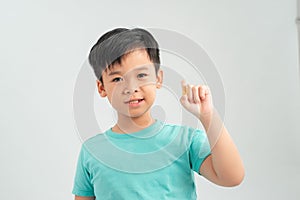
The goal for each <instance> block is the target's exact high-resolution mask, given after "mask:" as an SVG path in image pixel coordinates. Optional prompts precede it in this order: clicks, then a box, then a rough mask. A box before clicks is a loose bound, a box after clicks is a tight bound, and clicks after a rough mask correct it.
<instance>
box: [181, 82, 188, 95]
mask: <svg viewBox="0 0 300 200" xmlns="http://www.w3.org/2000/svg"><path fill="white" fill-rule="evenodd" d="M181 88H182V96H184V95H186V94H187V85H186V82H185V80H182V81H181Z"/></svg>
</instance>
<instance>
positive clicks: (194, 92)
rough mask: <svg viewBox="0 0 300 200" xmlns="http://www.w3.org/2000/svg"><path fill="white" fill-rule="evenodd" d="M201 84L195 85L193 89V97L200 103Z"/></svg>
mask: <svg viewBox="0 0 300 200" xmlns="http://www.w3.org/2000/svg"><path fill="white" fill-rule="evenodd" d="M198 88H199V86H193V87H192V91H193V99H194V102H195V103H200V97H199V94H200V93H199V89H198Z"/></svg>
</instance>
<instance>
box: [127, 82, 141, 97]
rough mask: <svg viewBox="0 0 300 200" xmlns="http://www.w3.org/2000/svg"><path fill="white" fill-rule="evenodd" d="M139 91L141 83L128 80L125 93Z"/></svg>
mask: <svg viewBox="0 0 300 200" xmlns="http://www.w3.org/2000/svg"><path fill="white" fill-rule="evenodd" d="M138 91H139V85H138V83H137V82H136V81H132V80H131V81H128V82H127V84H126V85H125V88H124V94H132V93H135V92H138Z"/></svg>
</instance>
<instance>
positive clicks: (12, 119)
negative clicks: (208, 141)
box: [0, 0, 300, 200]
mask: <svg viewBox="0 0 300 200" xmlns="http://www.w3.org/2000/svg"><path fill="white" fill-rule="evenodd" d="M295 18H296V1H295V0H278V1H271V0H253V1H238V0H229V1H215V0H212V1H190V2H188V1H185V2H183V1H169V0H168V1H156V0H153V1H145V2H143V3H142V2H141V1H136V0H134V1H119V2H116V1H70V0H64V1H58V0H51V1H50V0H39V1H38V0H35V1H34V0H31V1H29V0H27V1H21V0H11V1H2V2H1V6H0V29H1V37H0V44H1V45H0V57H1V59H0V95H1V98H0V99H1V100H0V101H1V104H0V110H1V112H0V119H1V122H0V131H1V139H0V156H1V164H0V188H1V189H0V199H32V200H34V199H44V200H50V199H51V200H52V199H72V198H73V197H72V194H71V190H72V185H73V177H74V173H75V167H76V161H77V156H78V152H79V149H80V146H81V141H80V139H79V136H78V132H77V130H76V124H75V121H74V111H73V90H74V86H75V82H76V79H77V75H78V74H79V71H80V69H81V67H82V64H83V63H84V62H85V60H86V56H87V54H88V51H89V50H90V48H91V46H92V45H93V44H94V42H95V41H96V40H97V39H98V37H99V36H100V35H101V34H102V33H104V32H106V31H107V30H110V29H112V28H115V27H119V26H121V27H144V28H147V27H153V28H161V29H168V30H173V31H176V32H178V33H181V34H183V35H185V36H187V37H189V38H190V39H191V40H193V41H194V42H196V43H197V44H199V45H201V47H203V48H204V49H205V50H206V52H207V53H208V55H209V56H210V58H211V59H212V60H213V61H214V63H215V65H216V68H217V70H218V71H219V73H220V75H221V77H222V81H223V85H224V91H225V94H226V101H225V102H226V103H225V108H226V112H225V113H226V114H225V125H226V126H227V128H228V129H229V131H230V133H231V135H232V138H233V139H234V141H235V142H236V145H237V146H238V148H239V150H240V153H241V156H242V159H243V161H244V164H245V169H246V177H245V180H244V182H243V183H242V184H241V185H240V186H238V187H235V188H222V187H218V186H215V185H213V184H211V183H209V182H208V181H206V180H204V179H203V178H202V177H199V176H197V178H196V181H197V185H198V188H197V191H198V196H199V199H207V200H208V199H220V198H222V199H230V200H234V199H237V200H240V199H244V200H247V199H249V200H250V199H251V200H252V199H274V200H276V199H278V200H279V199H297V198H299V196H300V192H299V183H298V182H299V179H300V173H299V169H300V149H299V140H300V136H299V133H300V128H299V125H298V124H297V123H299V114H300V105H299V102H300V101H299V100H300V98H299V67H298V57H297V56H298V46H297V42H298V39H297V29H296V24H295ZM174 42H176V41H174ZM162 59H164V58H162ZM95 99H97V98H95ZM95 109H96V110H97V106H95ZM96 112H97V111H96ZM98 114H99V113H98Z"/></svg>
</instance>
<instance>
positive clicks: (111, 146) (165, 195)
mask: <svg viewBox="0 0 300 200" xmlns="http://www.w3.org/2000/svg"><path fill="white" fill-rule="evenodd" d="M89 62H90V64H91V66H92V67H93V69H94V72H95V75H96V77H97V88H98V92H99V94H100V96H101V97H106V98H107V99H108V101H109V102H110V104H111V105H112V107H113V108H114V109H115V110H116V111H117V116H118V119H117V123H116V124H115V125H114V126H113V127H112V128H111V129H109V130H107V131H105V132H104V133H103V134H98V135H96V136H94V137H92V138H90V139H89V140H87V141H85V142H84V143H83V145H82V148H81V152H80V155H79V159H78V164H77V171H76V176H75V181H74V188H73V194H74V195H75V200H91V199H113V200H119V199H129V200H133V199H181V200H182V199H187V200H191V199H196V198H197V197H196V189H195V184H194V173H193V171H195V172H197V173H198V174H200V175H202V176H204V177H205V178H206V179H208V180H210V181H211V182H213V183H215V184H218V185H221V186H236V185H238V184H240V183H241V181H242V180H243V177H244V168H243V164H242V161H241V159H240V156H239V153H238V151H237V149H236V147H235V145H234V143H233V141H232V140H231V138H230V136H229V134H228V132H227V130H226V128H225V127H224V125H223V123H222V121H221V120H220V117H219V116H218V114H217V112H216V111H215V110H214V107H213V103H212V97H211V93H210V91H209V88H208V87H207V86H204V85H197V86H193V85H189V84H186V83H185V82H182V83H181V84H182V89H183V95H182V97H181V99H180V102H181V104H182V105H183V107H184V108H185V109H187V110H188V111H189V112H191V113H192V114H193V115H195V117H197V118H198V119H199V120H200V121H201V123H202V124H203V127H204V128H205V131H206V133H205V132H204V131H201V130H198V129H194V128H191V127H187V126H182V125H172V124H165V123H163V122H161V121H159V120H157V119H153V117H152V116H151V106H152V105H153V103H154V100H155V96H156V90H157V89H159V88H161V87H162V83H163V71H162V70H161V69H160V57H159V47H158V44H157V42H156V40H155V39H154V38H153V36H152V35H151V34H150V33H149V32H148V31H146V30H144V29H139V28H135V29H124V28H117V29H114V30H112V31H109V32H107V33H105V34H104V35H103V36H101V37H100V39H99V40H98V41H97V43H96V44H95V45H94V46H93V47H92V49H91V51H90V54H89ZM103 114H105V113H103Z"/></svg>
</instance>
